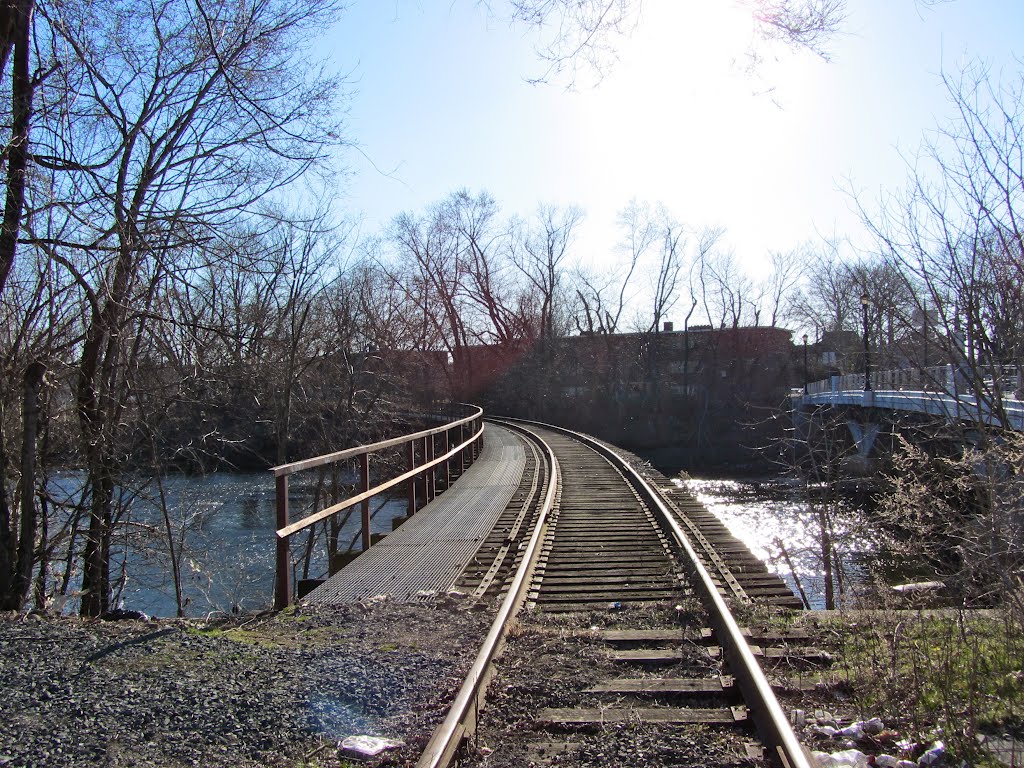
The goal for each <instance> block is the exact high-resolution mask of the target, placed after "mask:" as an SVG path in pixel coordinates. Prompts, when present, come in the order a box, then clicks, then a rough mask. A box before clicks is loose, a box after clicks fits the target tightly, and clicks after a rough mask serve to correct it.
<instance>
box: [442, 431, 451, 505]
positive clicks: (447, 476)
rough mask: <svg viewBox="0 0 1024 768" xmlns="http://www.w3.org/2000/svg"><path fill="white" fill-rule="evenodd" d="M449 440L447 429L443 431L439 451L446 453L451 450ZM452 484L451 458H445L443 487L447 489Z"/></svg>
mask: <svg viewBox="0 0 1024 768" xmlns="http://www.w3.org/2000/svg"><path fill="white" fill-rule="evenodd" d="M451 445H452V443H451V440H450V439H449V437H448V430H447V429H446V430H445V431H444V440H443V441H442V443H441V453H443V454H444V453H448V451H449V450H451ZM451 485H452V460H451V459H446V460H445V462H444V489H445V490H446V491H447V490H448V489H449V488H451Z"/></svg>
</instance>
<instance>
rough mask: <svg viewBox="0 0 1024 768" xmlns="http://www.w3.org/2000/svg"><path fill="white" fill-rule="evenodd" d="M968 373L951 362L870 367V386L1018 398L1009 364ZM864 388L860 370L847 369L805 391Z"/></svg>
mask: <svg viewBox="0 0 1024 768" xmlns="http://www.w3.org/2000/svg"><path fill="white" fill-rule="evenodd" d="M971 376H972V377H974V378H971V377H968V375H967V374H966V373H965V372H964V371H962V370H961V369H959V368H958V367H957V366H954V365H938V366H931V367H928V368H901V369H895V370H887V371H871V374H870V381H871V387H872V389H875V390H879V391H910V392H937V393H941V394H945V395H948V396H949V397H952V398H959V397H960V396H961V395H974V394H981V395H988V396H991V395H993V394H998V395H999V396H1000V397H1001V398H1006V399H1011V400H1013V399H1020V398H1019V393H1020V391H1021V386H1022V382H1021V378H1020V372H1019V371H1018V370H1017V369H1016V368H1013V367H993V366H986V367H983V368H972V369H971ZM978 382H980V384H981V387H980V389H982V392H975V389H976V387H975V386H974V385H975V383H978ZM862 389H864V374H863V373H850V374H846V375H844V376H832V377H831V378H828V379H824V380H822V381H814V382H810V383H808V385H807V393H808V394H811V395H814V394H821V393H826V392H849V391H855V390H862Z"/></svg>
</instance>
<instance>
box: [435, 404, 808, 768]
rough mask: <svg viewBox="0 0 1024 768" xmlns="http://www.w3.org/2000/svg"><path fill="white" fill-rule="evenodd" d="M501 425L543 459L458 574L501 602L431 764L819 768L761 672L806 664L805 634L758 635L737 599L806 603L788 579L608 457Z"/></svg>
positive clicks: (597, 448)
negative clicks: (800, 658)
mask: <svg viewBox="0 0 1024 768" xmlns="http://www.w3.org/2000/svg"><path fill="white" fill-rule="evenodd" d="M502 423H503V424H504V425H505V426H509V427H512V428H513V429H515V430H517V431H519V432H520V433H521V434H522V435H523V436H524V439H525V440H526V441H527V444H528V446H529V452H530V454H531V457H532V459H531V460H530V461H529V462H528V471H527V472H526V473H524V476H523V482H522V484H521V485H520V488H519V492H517V494H516V496H515V497H514V498H513V501H512V502H511V503H510V504H509V508H508V509H506V513H505V515H503V516H502V518H501V519H499V521H498V524H497V525H496V526H495V531H494V532H493V533H492V535H491V537H490V538H489V539H488V541H485V542H484V545H483V546H481V548H480V550H479V551H478V553H477V557H476V559H475V560H474V562H473V563H472V564H471V565H470V567H469V568H467V570H466V572H465V574H464V575H463V577H462V580H461V581H460V586H461V587H462V588H463V589H466V590H472V592H473V594H474V595H476V596H478V597H484V596H488V595H491V596H496V597H502V600H501V603H500V607H499V610H498V614H497V617H496V619H495V621H494V624H493V625H492V628H491V631H490V633H489V635H488V638H487V639H486V640H485V642H484V646H483V647H482V649H481V652H480V655H479V657H478V659H477V662H476V664H474V666H473V668H472V669H471V670H470V673H469V675H468V676H467V680H466V682H465V684H464V685H463V687H462V690H461V691H460V693H459V696H458V697H457V699H456V701H455V703H454V705H453V707H452V709H451V711H450V713H449V716H448V718H447V719H446V721H445V723H443V724H442V725H441V726H440V727H439V728H438V729H437V731H436V732H435V733H434V736H433V738H432V739H431V741H430V743H429V744H428V745H427V747H426V748H425V750H424V752H423V755H422V757H421V759H420V762H419V765H420V766H423V767H424V768H426V767H427V766H431V767H433V766H449V765H467V766H468V765H480V766H485V765H496V766H506V765H507V766H511V765H553V764H557V765H634V766H644V765H651V766H667V765H702V766H716V765H721V766H724V765H782V766H789V767H791V768H806V766H807V765H808V763H807V759H806V757H805V755H804V752H803V750H802V749H801V747H800V745H799V744H798V743H797V740H796V737H795V736H794V735H793V732H792V730H791V729H790V726H789V723H788V721H787V719H786V717H785V715H784V714H783V712H782V710H781V708H780V707H779V705H778V703H777V701H776V699H775V697H774V694H773V693H772V690H771V687H770V685H769V683H768V681H767V679H766V677H765V675H764V673H763V672H762V670H761V668H760V666H759V664H758V659H761V660H762V661H764V662H768V661H769V660H772V659H776V660H778V659H781V660H785V661H786V663H794V660H795V658H796V657H795V656H794V655H793V654H792V652H791V651H789V650H780V649H779V648H778V644H779V643H782V644H785V643H786V642H787V641H788V640H789V639H791V638H785V637H777V636H776V637H767V636H757V635H754V636H751V633H750V632H749V631H748V632H746V634H745V633H744V631H743V630H742V629H741V628H740V627H739V626H738V625H737V623H736V621H735V620H734V619H733V617H732V615H731V613H730V612H729V608H728V605H727V600H729V601H736V602H749V601H751V600H752V599H759V600H762V601H766V602H772V603H776V604H783V605H790V606H792V605H794V603H795V600H794V599H793V598H792V595H791V594H790V593H789V591H788V590H787V589H785V587H784V585H782V584H781V582H778V580H777V577H772V576H771V575H770V574H768V572H767V571H766V570H765V569H764V567H763V565H761V566H760V568H758V567H755V564H754V562H752V558H750V557H749V553H747V556H744V555H743V551H741V550H742V548H741V547H737V546H734V540H731V539H730V537H728V535H727V532H725V531H724V528H721V527H720V524H719V525H718V526H716V523H717V521H716V520H713V516H710V515H708V516H707V517H704V516H702V515H701V514H699V512H700V511H701V509H702V508H692V509H689V510H688V509H687V508H688V507H690V506H691V502H692V498H691V497H689V495H688V494H686V493H685V492H683V491H682V490H681V489H678V488H673V487H669V484H668V483H667V482H664V481H663V482H660V483H652V482H649V481H648V480H646V479H645V478H644V477H643V476H642V473H641V472H639V471H638V470H637V468H636V467H635V466H633V465H632V464H631V463H630V462H629V461H627V460H625V459H624V458H623V457H622V456H620V455H619V454H618V453H617V452H616V451H614V450H612V449H610V448H609V447H608V446H606V445H604V444H602V443H600V442H598V441H595V440H593V439H591V438H586V437H585V436H582V435H576V434H574V433H570V432H567V431H564V430H557V429H556V428H552V427H549V426H541V425H533V424H526V423H516V422H507V421H503V422H502ZM561 466H565V467H570V468H571V470H570V471H567V472H561V471H560V469H559V468H560V467H561ZM656 485H661V486H662V487H661V488H660V489H659V488H657V487H656ZM698 506H699V505H698ZM688 512H689V513H688ZM772 579H776V581H775V582H773V581H772ZM796 604H798V603H796ZM524 608H525V610H524ZM503 647H504V648H505V650H504V653H503V654H502V655H501V657H500V658H499V656H498V654H499V651H500V650H501V649H502V648H503ZM783 648H785V645H783ZM492 678H494V680H493V683H492ZM488 683H491V687H492V692H491V694H490V696H489V699H488V701H487V703H486V705H485V702H484V693H485V691H486V690H487V688H488ZM481 710H482V714H481ZM755 739H756V741H755Z"/></svg>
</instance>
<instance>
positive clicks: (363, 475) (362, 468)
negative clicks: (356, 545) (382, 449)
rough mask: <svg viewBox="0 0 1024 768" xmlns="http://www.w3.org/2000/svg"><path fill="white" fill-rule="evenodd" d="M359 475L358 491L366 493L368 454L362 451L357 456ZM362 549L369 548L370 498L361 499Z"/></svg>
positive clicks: (368, 470)
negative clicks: (360, 486)
mask: <svg viewBox="0 0 1024 768" xmlns="http://www.w3.org/2000/svg"><path fill="white" fill-rule="evenodd" d="M359 475H360V478H359V479H360V481H361V483H362V488H361V489H360V491H361V492H362V493H366V492H367V491H368V490H370V454H369V453H364V454H362V455H361V456H360V457H359ZM362 518H363V551H364V552H365V551H366V550H368V549H369V548H370V500H369V499H365V500H364V501H363V510H362Z"/></svg>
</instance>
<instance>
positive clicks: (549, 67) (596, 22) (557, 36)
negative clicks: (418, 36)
mask: <svg viewBox="0 0 1024 768" xmlns="http://www.w3.org/2000/svg"><path fill="white" fill-rule="evenodd" d="M479 2H481V3H482V4H483V5H485V6H487V7H488V8H490V9H491V10H492V11H496V12H497V9H498V8H501V7H503V6H505V4H504V3H502V4H501V5H500V6H499V4H498V3H496V2H495V0H479ZM744 4H745V5H747V6H749V7H750V10H751V13H752V14H753V16H754V19H755V21H756V22H757V24H758V28H759V30H760V32H761V35H762V36H763V37H764V38H765V39H766V40H771V41H776V42H781V43H784V44H786V45H790V46H793V47H798V48H806V49H808V50H811V51H813V52H815V53H817V54H818V55H820V56H823V57H827V53H828V44H829V42H830V41H831V39H832V38H833V37H834V36H835V35H836V33H837V32H838V31H839V30H840V29H841V27H842V24H843V22H844V21H845V19H846V2H845V0H744ZM507 7H508V8H509V10H510V12H511V17H512V19H513V20H514V21H517V22H520V23H523V24H526V25H529V26H531V27H533V28H535V29H536V30H537V31H538V33H539V34H540V35H541V42H540V43H539V44H538V46H537V48H536V53H537V56H538V58H539V59H540V60H541V62H543V64H544V66H545V70H544V72H543V73H542V74H541V75H539V76H538V77H535V78H533V81H534V82H544V81H549V80H551V79H553V78H555V77H559V76H568V80H569V82H570V84H574V83H575V81H576V78H577V75H578V74H579V72H580V70H581V68H583V69H586V70H589V71H590V72H592V73H594V74H595V75H597V76H598V77H601V76H602V75H603V74H604V73H605V72H606V71H607V69H608V68H609V67H610V66H611V65H612V63H613V62H614V60H615V54H616V49H617V43H618V40H619V39H620V38H622V37H623V36H626V35H629V34H630V33H631V32H632V31H633V29H635V27H636V26H637V24H639V23H641V16H642V10H643V0H509V2H508V3H507Z"/></svg>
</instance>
